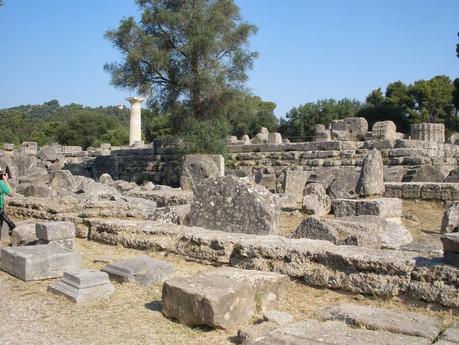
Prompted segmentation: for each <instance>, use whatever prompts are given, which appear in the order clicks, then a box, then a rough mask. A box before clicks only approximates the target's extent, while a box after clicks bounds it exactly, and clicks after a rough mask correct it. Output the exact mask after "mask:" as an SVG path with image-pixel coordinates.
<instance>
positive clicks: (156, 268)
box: [102, 255, 175, 286]
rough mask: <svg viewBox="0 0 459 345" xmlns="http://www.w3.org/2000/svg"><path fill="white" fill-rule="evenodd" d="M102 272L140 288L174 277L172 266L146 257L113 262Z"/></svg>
mask: <svg viewBox="0 0 459 345" xmlns="http://www.w3.org/2000/svg"><path fill="white" fill-rule="evenodd" d="M102 271H103V272H107V273H108V274H109V275H110V277H111V278H113V279H115V280H118V281H121V282H132V283H137V284H139V285H142V286H149V285H151V284H156V283H161V282H163V281H164V280H166V279H169V278H171V277H173V276H174V275H175V267H174V266H173V265H172V264H170V263H168V262H165V261H161V260H156V259H153V258H151V257H149V256H147V255H141V256H134V257H132V258H128V259H125V260H121V261H117V262H113V263H111V264H108V265H107V266H105V267H104V268H103V269H102Z"/></svg>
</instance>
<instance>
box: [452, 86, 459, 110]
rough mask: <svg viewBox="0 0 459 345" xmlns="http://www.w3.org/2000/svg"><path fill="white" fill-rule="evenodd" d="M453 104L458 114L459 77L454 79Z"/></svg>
mask: <svg viewBox="0 0 459 345" xmlns="http://www.w3.org/2000/svg"><path fill="white" fill-rule="evenodd" d="M453 104H454V107H455V108H456V114H457V112H458V111H459V78H456V79H454V90H453Z"/></svg>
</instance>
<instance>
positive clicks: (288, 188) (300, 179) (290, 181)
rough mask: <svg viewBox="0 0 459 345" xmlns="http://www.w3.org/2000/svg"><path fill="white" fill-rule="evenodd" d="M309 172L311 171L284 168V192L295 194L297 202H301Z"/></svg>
mask: <svg viewBox="0 0 459 345" xmlns="http://www.w3.org/2000/svg"><path fill="white" fill-rule="evenodd" d="M311 174H312V172H311V171H300V170H286V171H285V179H284V191H285V193H291V194H293V195H295V198H296V202H297V203H300V202H302V201H303V191H304V187H305V185H306V182H307V181H308V179H309V177H310V176H311Z"/></svg>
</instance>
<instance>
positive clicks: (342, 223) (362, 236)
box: [292, 216, 413, 248]
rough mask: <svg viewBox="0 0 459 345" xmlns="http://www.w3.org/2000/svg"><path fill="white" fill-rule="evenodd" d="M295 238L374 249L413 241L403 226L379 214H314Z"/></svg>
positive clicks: (299, 228) (300, 228) (297, 229)
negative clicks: (325, 216)
mask: <svg viewBox="0 0 459 345" xmlns="http://www.w3.org/2000/svg"><path fill="white" fill-rule="evenodd" d="M292 238H310V239H314V240H325V241H330V242H333V243H335V244H338V245H354V246H361V247H370V248H398V247H400V246H402V245H405V244H408V243H410V242H411V241H412V240H413V238H412V236H411V234H410V233H409V231H408V230H407V229H406V228H405V227H404V226H403V225H401V224H397V223H393V222H390V221H387V220H385V219H384V218H381V217H378V216H353V217H343V218H336V219H329V218H319V217H316V216H311V217H308V218H306V219H305V220H304V221H303V222H302V223H301V224H300V225H299V226H298V227H297V228H296V229H295V231H294V232H293V233H292Z"/></svg>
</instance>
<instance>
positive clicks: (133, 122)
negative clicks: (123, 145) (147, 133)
mask: <svg viewBox="0 0 459 345" xmlns="http://www.w3.org/2000/svg"><path fill="white" fill-rule="evenodd" d="M126 100H127V101H129V103H131V118H130V121H129V145H133V144H134V143H135V142H136V141H141V140H142V117H141V114H140V112H141V108H140V104H141V103H142V102H143V101H144V100H145V99H144V98H141V97H129V98H126Z"/></svg>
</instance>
